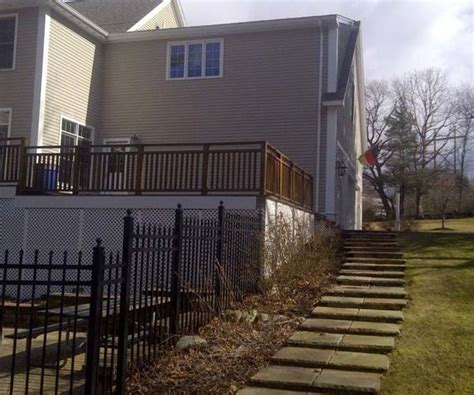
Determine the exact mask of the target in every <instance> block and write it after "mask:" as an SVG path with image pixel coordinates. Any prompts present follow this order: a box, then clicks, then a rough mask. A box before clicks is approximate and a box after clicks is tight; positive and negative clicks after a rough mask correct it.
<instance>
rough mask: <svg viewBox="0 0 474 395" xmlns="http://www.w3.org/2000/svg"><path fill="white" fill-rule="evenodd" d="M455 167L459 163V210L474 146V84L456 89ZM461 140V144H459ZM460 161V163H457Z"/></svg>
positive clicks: (459, 209)
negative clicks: (469, 158) (470, 154)
mask: <svg viewBox="0 0 474 395" xmlns="http://www.w3.org/2000/svg"><path fill="white" fill-rule="evenodd" d="M455 115H456V121H457V122H456V126H455V133H456V139H455V150H456V151H455V159H454V160H455V169H456V170H457V165H458V164H459V195H458V207H457V208H458V211H461V210H462V207H463V200H464V191H465V186H466V182H465V175H466V167H467V158H468V156H469V153H470V152H471V150H472V148H473V143H474V124H473V119H474V86H472V85H464V86H462V87H459V88H457V89H456V90H455ZM458 140H459V141H460V144H459V146H458V145H457V142H458ZM456 162H458V163H456Z"/></svg>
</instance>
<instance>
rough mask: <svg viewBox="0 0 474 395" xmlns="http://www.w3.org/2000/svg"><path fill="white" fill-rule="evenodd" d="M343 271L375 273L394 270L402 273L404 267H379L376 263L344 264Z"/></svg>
mask: <svg viewBox="0 0 474 395" xmlns="http://www.w3.org/2000/svg"><path fill="white" fill-rule="evenodd" d="M342 268H343V269H349V270H377V271H386V270H396V271H403V270H405V269H406V265H405V264H404V263H403V264H393V265H379V264H377V263H357V262H354V263H344V264H343V265H342Z"/></svg>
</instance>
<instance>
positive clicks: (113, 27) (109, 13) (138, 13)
mask: <svg viewBox="0 0 474 395" xmlns="http://www.w3.org/2000/svg"><path fill="white" fill-rule="evenodd" d="M63 2H64V3H66V4H67V5H69V6H70V7H72V8H74V9H75V10H76V11H77V12H79V13H81V14H82V15H83V16H85V17H86V18H88V19H90V20H91V21H92V22H94V23H95V24H96V25H98V26H100V27H101V28H103V29H105V30H107V31H108V32H111V33H120V32H126V31H127V30H128V29H130V28H131V27H132V26H134V25H135V24H136V23H137V22H138V21H139V20H140V19H142V18H143V17H145V16H146V15H147V14H149V13H150V12H151V11H152V10H154V9H155V8H156V7H158V6H159V5H160V4H161V3H162V2H163V0H76V1H67V0H66V1H64V0H63Z"/></svg>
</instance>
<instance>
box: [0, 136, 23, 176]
mask: <svg viewBox="0 0 474 395" xmlns="http://www.w3.org/2000/svg"><path fill="white" fill-rule="evenodd" d="M24 146H25V139H23V138H6V139H0V183H16V182H18V180H19V178H20V163H21V159H20V158H21V155H22V151H23V149H24Z"/></svg>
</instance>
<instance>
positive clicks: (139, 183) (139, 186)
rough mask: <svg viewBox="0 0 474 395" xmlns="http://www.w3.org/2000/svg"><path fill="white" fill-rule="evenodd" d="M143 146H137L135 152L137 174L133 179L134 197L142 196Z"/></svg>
mask: <svg viewBox="0 0 474 395" xmlns="http://www.w3.org/2000/svg"><path fill="white" fill-rule="evenodd" d="M143 151H144V150H143V145H139V146H138V152H137V174H136V177H135V182H136V184H135V195H141V194H142V174H143Z"/></svg>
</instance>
